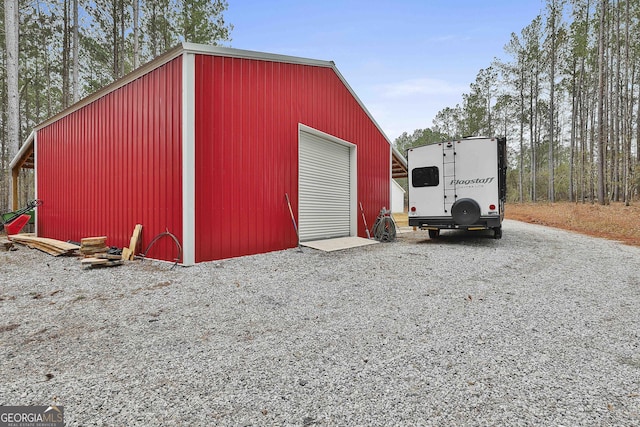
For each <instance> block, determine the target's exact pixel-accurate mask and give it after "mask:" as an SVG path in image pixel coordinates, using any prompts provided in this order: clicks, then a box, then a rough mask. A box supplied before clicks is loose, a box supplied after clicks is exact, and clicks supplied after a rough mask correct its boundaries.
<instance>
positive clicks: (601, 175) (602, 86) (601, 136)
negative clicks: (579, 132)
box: [598, 0, 607, 205]
mask: <svg viewBox="0 0 640 427" xmlns="http://www.w3.org/2000/svg"><path fill="white" fill-rule="evenodd" d="M606 10H607V0H600V30H599V34H598V203H600V204H601V205H605V204H606V203H607V200H606V192H605V186H606V183H605V179H606V177H605V162H606V158H605V144H606V137H607V131H606V121H605V120H606V119H605V114H604V101H605V90H606V79H605V55H604V37H605V31H604V24H605V14H606Z"/></svg>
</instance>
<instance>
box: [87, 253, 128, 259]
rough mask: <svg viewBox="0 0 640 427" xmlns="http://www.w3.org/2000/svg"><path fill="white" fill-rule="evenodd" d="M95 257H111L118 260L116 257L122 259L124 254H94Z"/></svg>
mask: <svg viewBox="0 0 640 427" xmlns="http://www.w3.org/2000/svg"><path fill="white" fill-rule="evenodd" d="M93 257H94V258H99V259H110V260H116V259H122V255H112V254H106V253H105V254H95V255H94V256H93Z"/></svg>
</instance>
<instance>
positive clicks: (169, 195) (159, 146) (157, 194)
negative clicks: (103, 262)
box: [37, 57, 182, 260]
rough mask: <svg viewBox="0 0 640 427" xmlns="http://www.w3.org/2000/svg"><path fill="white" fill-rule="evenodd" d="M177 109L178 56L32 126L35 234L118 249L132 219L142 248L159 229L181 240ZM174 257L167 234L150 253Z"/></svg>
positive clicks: (179, 88) (125, 243)
mask: <svg viewBox="0 0 640 427" xmlns="http://www.w3.org/2000/svg"><path fill="white" fill-rule="evenodd" d="M181 114H182V58H180V57H179V58H176V59H174V60H172V61H171V62H169V63H167V64H165V65H163V66H161V67H160V68H157V69H155V70H153V71H151V72H150V73H148V74H146V75H144V76H142V77H140V78H139V79H137V80H135V81H133V82H131V83H128V84H127V85H125V86H123V87H121V88H119V89H117V90H115V91H114V92H111V93H108V94H106V95H105V96H103V97H102V98H100V99H98V100H96V101H95V102H93V103H91V104H89V105H87V106H85V107H83V108H81V109H80V110H77V111H75V112H73V113H71V114H69V115H67V116H65V117H63V118H61V119H60V120H58V121H56V122H54V123H52V124H50V125H48V126H46V127H44V128H42V129H41V130H39V131H38V139H37V171H38V172H37V179H38V182H37V191H38V197H39V198H40V199H42V200H43V202H44V204H43V205H42V206H41V207H40V208H38V233H39V235H41V236H45V237H52V238H56V239H61V240H68V239H71V240H76V241H79V240H80V239H81V238H83V237H89V236H102V235H106V236H107V237H108V240H107V244H109V245H113V246H118V247H123V246H128V245H129V239H130V237H131V234H132V232H133V228H134V226H135V225H136V224H138V223H139V224H142V225H143V239H142V245H143V248H145V247H146V245H148V244H149V242H150V241H151V239H152V238H153V237H154V236H155V235H157V234H158V233H161V232H163V231H165V230H169V231H170V232H172V233H173V234H175V235H176V236H177V237H178V239H179V240H180V241H182V133H181V132H182V131H181V122H182V121H181ZM175 255H176V253H175V246H174V244H173V242H170V241H168V239H167V241H160V242H159V243H158V245H157V246H155V247H154V249H153V250H152V251H151V252H150V253H149V256H150V257H153V258H156V259H164V260H173V259H174V257H175Z"/></svg>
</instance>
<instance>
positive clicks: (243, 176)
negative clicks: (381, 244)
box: [195, 55, 391, 261]
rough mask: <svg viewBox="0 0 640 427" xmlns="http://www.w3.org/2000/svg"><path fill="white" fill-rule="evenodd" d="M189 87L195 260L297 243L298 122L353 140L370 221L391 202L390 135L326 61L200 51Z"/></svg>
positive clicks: (359, 186)
mask: <svg viewBox="0 0 640 427" xmlns="http://www.w3.org/2000/svg"><path fill="white" fill-rule="evenodd" d="M195 87H196V108H195V110H196V137H195V139H196V261H207V260H214V259H221V258H229V257H234V256H241V255H247V254H254V253H260V252H265V251H273V250H280V249H285V248H290V247H294V246H295V245H296V243H297V237H296V233H295V231H294V228H293V225H292V223H291V219H290V217H289V211H288V208H287V204H286V199H285V193H288V194H289V197H290V199H291V202H292V207H293V210H294V214H295V216H296V220H297V219H298V124H299V123H302V124H304V125H307V126H309V127H312V128H314V129H317V130H320V131H322V132H325V133H328V134H330V135H333V136H335V137H337V138H339V139H342V140H345V141H348V142H351V143H353V144H355V145H356V146H357V147H358V156H357V170H358V177H357V197H358V201H361V202H362V204H363V207H364V210H365V213H366V216H367V222H368V224H370V225H371V224H373V222H374V220H375V217H376V216H377V214H378V211H379V210H380V208H382V207H383V206H386V207H389V206H390V201H389V193H390V179H391V178H390V161H389V158H390V157H389V156H390V146H389V143H388V142H387V140H386V138H385V137H384V135H383V134H382V133H381V132H380V131H379V130H378V128H377V126H376V124H375V123H374V122H373V121H372V120H371V119H370V117H369V116H368V115H367V113H366V111H365V110H363V108H362V107H361V106H360V104H359V103H358V101H357V100H356V99H355V98H354V97H353V96H352V94H351V92H350V91H349V89H348V88H347V87H346V86H345V85H344V84H343V82H342V80H340V77H339V76H338V75H337V74H336V73H335V72H334V70H333V69H332V68H328V67H321V66H315V65H300V64H289V63H283V62H271V61H266V60H265V61H262V60H257V59H241V58H229V57H222V56H208V55H196V83H195ZM359 218H361V217H359ZM358 235H359V236H365V235H366V234H365V231H364V225H363V223H362V221H361V220H359V221H358Z"/></svg>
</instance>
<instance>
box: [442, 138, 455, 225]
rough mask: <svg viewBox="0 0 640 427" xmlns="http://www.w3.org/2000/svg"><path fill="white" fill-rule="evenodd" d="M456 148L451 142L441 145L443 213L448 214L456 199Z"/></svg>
mask: <svg viewBox="0 0 640 427" xmlns="http://www.w3.org/2000/svg"><path fill="white" fill-rule="evenodd" d="M456 155H457V154H456V148H455V145H454V144H453V143H452V142H447V143H446V144H442V179H443V181H444V182H443V183H442V189H443V191H444V197H443V200H444V212H445V213H449V211H450V210H451V206H452V205H453V204H454V203H455V202H456V199H457V198H458V194H457V190H456Z"/></svg>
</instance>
